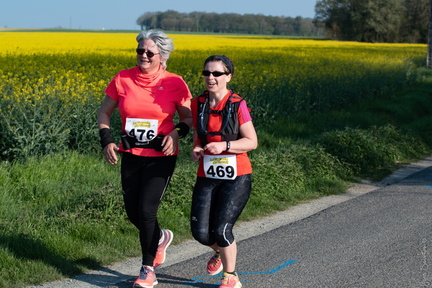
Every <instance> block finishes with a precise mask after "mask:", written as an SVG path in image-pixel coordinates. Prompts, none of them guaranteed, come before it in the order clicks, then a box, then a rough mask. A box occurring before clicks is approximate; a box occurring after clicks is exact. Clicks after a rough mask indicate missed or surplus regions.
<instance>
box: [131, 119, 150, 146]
mask: <svg viewBox="0 0 432 288" xmlns="http://www.w3.org/2000/svg"><path fill="white" fill-rule="evenodd" d="M125 131H126V133H127V135H129V136H131V137H134V138H135V139H136V140H137V141H138V142H148V141H150V140H152V139H153V138H154V137H156V135H157V131H158V120H154V119H140V118H126V125H125Z"/></svg>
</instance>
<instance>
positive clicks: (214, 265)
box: [207, 252, 223, 275]
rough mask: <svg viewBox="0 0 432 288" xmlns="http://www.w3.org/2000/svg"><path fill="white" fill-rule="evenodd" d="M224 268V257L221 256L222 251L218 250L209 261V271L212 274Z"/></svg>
mask: <svg viewBox="0 0 432 288" xmlns="http://www.w3.org/2000/svg"><path fill="white" fill-rule="evenodd" d="M222 269H223V265H222V259H221V257H220V253H219V252H216V253H215V254H214V255H213V257H211V258H210V260H209V261H208V263H207V272H208V273H209V274H210V275H216V274H218V273H219V272H221V271H222Z"/></svg>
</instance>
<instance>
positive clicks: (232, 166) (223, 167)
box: [204, 155, 237, 180]
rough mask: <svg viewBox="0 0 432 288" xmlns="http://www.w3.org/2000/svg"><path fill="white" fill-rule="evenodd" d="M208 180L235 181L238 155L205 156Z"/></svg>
mask: <svg viewBox="0 0 432 288" xmlns="http://www.w3.org/2000/svg"><path fill="white" fill-rule="evenodd" d="M204 172H205V175H206V177H207V178H214V179H226V180H233V179H235V178H236V177H237V158H236V155H204Z"/></svg>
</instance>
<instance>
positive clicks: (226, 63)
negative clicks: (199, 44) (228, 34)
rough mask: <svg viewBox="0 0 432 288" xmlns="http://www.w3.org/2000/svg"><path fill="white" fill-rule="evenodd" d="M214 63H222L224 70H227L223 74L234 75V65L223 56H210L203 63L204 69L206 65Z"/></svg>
mask: <svg viewBox="0 0 432 288" xmlns="http://www.w3.org/2000/svg"><path fill="white" fill-rule="evenodd" d="M215 61H220V62H222V63H223V65H224V66H225V69H226V70H227V71H225V72H229V73H230V74H234V65H233V63H232V61H231V59H230V58H228V57H227V56H225V55H212V56H210V57H208V58H207V59H206V60H205V61H204V67H205V66H206V65H207V63H209V62H215Z"/></svg>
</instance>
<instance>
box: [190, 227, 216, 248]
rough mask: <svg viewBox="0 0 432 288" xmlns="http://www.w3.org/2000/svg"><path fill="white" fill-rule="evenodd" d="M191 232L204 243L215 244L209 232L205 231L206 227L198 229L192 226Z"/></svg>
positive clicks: (207, 244)
mask: <svg viewBox="0 0 432 288" xmlns="http://www.w3.org/2000/svg"><path fill="white" fill-rule="evenodd" d="M191 232H192V236H193V238H194V239H195V240H196V241H198V242H199V243H201V244H202V245H205V246H211V245H213V244H214V241H212V239H211V237H210V235H209V233H207V231H205V230H204V229H197V228H194V227H192V228H191Z"/></svg>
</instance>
